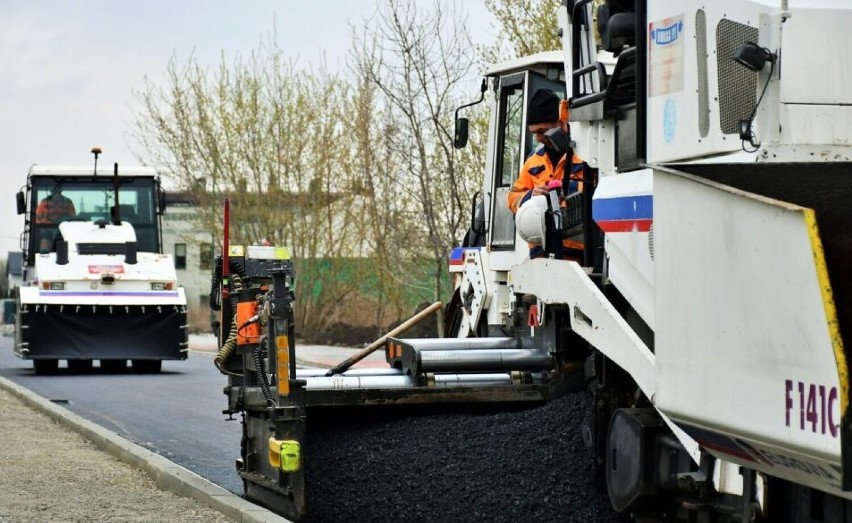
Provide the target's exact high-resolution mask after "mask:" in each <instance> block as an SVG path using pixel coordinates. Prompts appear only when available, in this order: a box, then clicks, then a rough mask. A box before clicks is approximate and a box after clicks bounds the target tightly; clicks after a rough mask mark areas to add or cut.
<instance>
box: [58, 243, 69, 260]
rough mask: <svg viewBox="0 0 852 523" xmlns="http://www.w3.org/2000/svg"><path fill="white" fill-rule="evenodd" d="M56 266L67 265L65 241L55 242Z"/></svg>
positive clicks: (66, 245) (66, 244)
mask: <svg viewBox="0 0 852 523" xmlns="http://www.w3.org/2000/svg"><path fill="white" fill-rule="evenodd" d="M56 264H57V265H68V242H67V241H65V240H59V241H57V242H56Z"/></svg>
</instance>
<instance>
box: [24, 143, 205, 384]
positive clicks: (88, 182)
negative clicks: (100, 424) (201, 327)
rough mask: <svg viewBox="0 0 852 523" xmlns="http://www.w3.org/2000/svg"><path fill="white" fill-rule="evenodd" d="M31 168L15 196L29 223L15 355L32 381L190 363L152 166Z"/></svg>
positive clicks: (161, 195) (161, 202)
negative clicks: (95, 366)
mask: <svg viewBox="0 0 852 523" xmlns="http://www.w3.org/2000/svg"><path fill="white" fill-rule="evenodd" d="M92 152H93V153H95V164H94V168H93V167H92V166H88V167H80V166H76V167H68V166H40V165H34V166H32V167H31V168H30V170H29V173H28V175H27V184H26V186H25V188H24V189H23V190H22V191H21V192H19V193H18V194H17V206H18V214H23V215H24V216H25V226H24V233H23V235H22V237H21V244H22V249H23V252H24V283H23V285H22V286H21V287H20V289H19V293H18V296H17V304H16V314H15V345H14V351H15V354H16V355H18V356H19V357H21V358H24V359H31V360H33V364H34V367H35V371H36V373H40V374H41V373H43V374H50V373H53V372H55V371H56V369H57V367H58V362H59V360H66V361H67V362H68V368H69V369H70V371H71V372H84V371H86V370H88V369H91V368H92V360H100V366H101V368H102V369H104V370H106V371H118V370H121V369H124V368H125V367H126V366H127V361H128V360H130V361H131V362H132V367H133V369H134V370H135V371H137V372H159V371H160V369H161V366H162V361H163V360H180V359H186V357H187V353H188V343H187V326H186V297H185V295H184V291H183V289H182V288H180V287H179V286H178V282H177V275H176V272H175V266H174V261H173V259H172V257H171V256H170V255H168V254H162V248H161V228H160V215H161V214H162V213H163V211H164V203H165V198H164V192H163V190H162V188H161V186H160V182H159V177H158V175H157V173H156V172H155V170H154V169H153V168H150V167H132V168H122V169H121V170H119V168H118V164H115V166H114V168H113V170H112V172H111V173H102V172H98V170H97V155H98V153H100V150H99V149H97V148H95V149H93V151H92Z"/></svg>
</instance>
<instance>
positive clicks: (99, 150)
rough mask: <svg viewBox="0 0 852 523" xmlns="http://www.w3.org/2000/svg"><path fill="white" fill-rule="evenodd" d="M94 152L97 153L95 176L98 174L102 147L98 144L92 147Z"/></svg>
mask: <svg viewBox="0 0 852 523" xmlns="http://www.w3.org/2000/svg"><path fill="white" fill-rule="evenodd" d="M92 154H94V155H95V176H97V175H98V155H99V154H101V148H100V147H98V146H97V145H96V146H94V147H92Z"/></svg>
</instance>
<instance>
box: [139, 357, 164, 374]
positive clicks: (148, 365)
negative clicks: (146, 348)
mask: <svg viewBox="0 0 852 523" xmlns="http://www.w3.org/2000/svg"><path fill="white" fill-rule="evenodd" d="M132 364H133V370H134V371H135V372H138V373H139V374H158V373H159V372H160V370H162V368H163V360H132Z"/></svg>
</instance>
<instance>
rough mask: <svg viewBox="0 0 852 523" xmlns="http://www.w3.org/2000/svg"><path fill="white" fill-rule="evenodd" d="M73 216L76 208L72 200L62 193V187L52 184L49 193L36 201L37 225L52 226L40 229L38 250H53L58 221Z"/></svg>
mask: <svg viewBox="0 0 852 523" xmlns="http://www.w3.org/2000/svg"><path fill="white" fill-rule="evenodd" d="M75 216H77V210H76V209H75V208H74V202H72V201H71V199H70V198H68V197H66V196H64V195H63V194H62V187H60V186H59V184H57V185H54V186H53V189H51V191H50V194H48V195H47V196H46V197H44V198H43V199H42V200H41V201H40V202H38V207H36V216H35V222H36V223H37V224H39V225H45V226H52V227H44V228H43V229H42V233H41V239H40V240H39V252H43V253H44V252H49V251H51V250H53V244H54V240H55V239H56V238H55V237H56V234H57V229H56V226H57V225H58V224H59V223H60V222H62V221H64V220H68V219H69V218H74V217H75Z"/></svg>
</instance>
